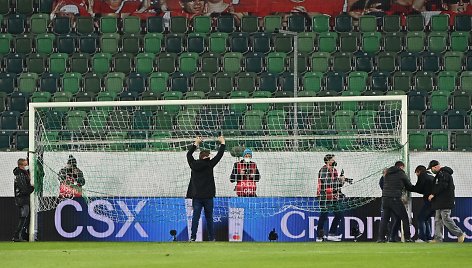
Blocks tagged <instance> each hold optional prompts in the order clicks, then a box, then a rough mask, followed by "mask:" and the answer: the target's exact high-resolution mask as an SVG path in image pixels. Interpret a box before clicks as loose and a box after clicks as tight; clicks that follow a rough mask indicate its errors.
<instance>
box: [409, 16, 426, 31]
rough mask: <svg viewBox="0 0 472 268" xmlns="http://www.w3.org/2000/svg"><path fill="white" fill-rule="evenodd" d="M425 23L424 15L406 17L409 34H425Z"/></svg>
mask: <svg viewBox="0 0 472 268" xmlns="http://www.w3.org/2000/svg"><path fill="white" fill-rule="evenodd" d="M424 26H425V21H424V17H423V15H422V14H414V15H407V16H406V30H407V31H408V32H423V31H424V29H425V27H424Z"/></svg>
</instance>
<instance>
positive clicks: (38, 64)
mask: <svg viewBox="0 0 472 268" xmlns="http://www.w3.org/2000/svg"><path fill="white" fill-rule="evenodd" d="M26 70H27V71H28V72H31V73H37V74H42V73H44V72H45V71H46V56H45V55H42V54H30V55H29V56H28V57H27V58H26Z"/></svg>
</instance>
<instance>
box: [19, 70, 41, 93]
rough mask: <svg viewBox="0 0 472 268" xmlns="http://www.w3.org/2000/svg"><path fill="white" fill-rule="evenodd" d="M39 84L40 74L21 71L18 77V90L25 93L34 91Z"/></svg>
mask: <svg viewBox="0 0 472 268" xmlns="http://www.w3.org/2000/svg"><path fill="white" fill-rule="evenodd" d="M37 85H38V74H36V73H21V74H20V76H19V77H18V91H19V92H23V93H29V94H31V93H33V92H35V91H36V87H37Z"/></svg>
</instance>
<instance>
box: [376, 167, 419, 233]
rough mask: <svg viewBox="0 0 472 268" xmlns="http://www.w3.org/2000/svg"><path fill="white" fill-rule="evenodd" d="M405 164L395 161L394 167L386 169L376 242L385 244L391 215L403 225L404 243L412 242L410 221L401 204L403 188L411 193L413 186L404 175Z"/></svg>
mask: <svg viewBox="0 0 472 268" xmlns="http://www.w3.org/2000/svg"><path fill="white" fill-rule="evenodd" d="M404 169H405V164H404V163H403V162H402V161H397V162H396V163H395V166H393V167H390V168H389V169H387V172H386V174H385V177H384V186H383V189H382V208H383V215H382V220H381V222H380V229H379V240H378V242H386V240H385V233H386V231H387V225H388V222H389V221H390V218H391V215H392V213H393V214H395V215H396V216H397V217H398V218H400V219H401V221H402V223H403V235H404V237H405V242H413V240H411V235H410V221H409V220H408V213H407V212H406V208H405V206H404V205H403V203H402V200H401V197H402V191H403V188H405V189H406V190H408V191H412V189H413V186H412V185H411V182H410V180H409V179H408V177H407V175H406V174H405V171H404Z"/></svg>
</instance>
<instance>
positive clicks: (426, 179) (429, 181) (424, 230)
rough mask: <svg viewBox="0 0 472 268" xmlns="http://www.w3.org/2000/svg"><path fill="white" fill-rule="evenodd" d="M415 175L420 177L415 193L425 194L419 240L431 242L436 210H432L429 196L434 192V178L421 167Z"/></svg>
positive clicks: (418, 167) (419, 218)
mask: <svg viewBox="0 0 472 268" xmlns="http://www.w3.org/2000/svg"><path fill="white" fill-rule="evenodd" d="M415 174H416V176H417V177H418V180H417V181H416V184H415V186H414V190H413V191H414V192H417V193H419V194H423V207H421V210H420V212H419V213H418V238H419V239H420V240H421V241H418V240H417V242H422V241H424V242H428V241H430V240H431V217H432V216H433V215H434V210H433V209H432V208H431V202H430V201H429V200H428V196H429V195H430V194H431V192H432V190H433V180H434V177H433V176H431V175H430V174H429V173H428V171H427V170H426V167H425V166H422V165H419V166H417V167H416V169H415Z"/></svg>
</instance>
